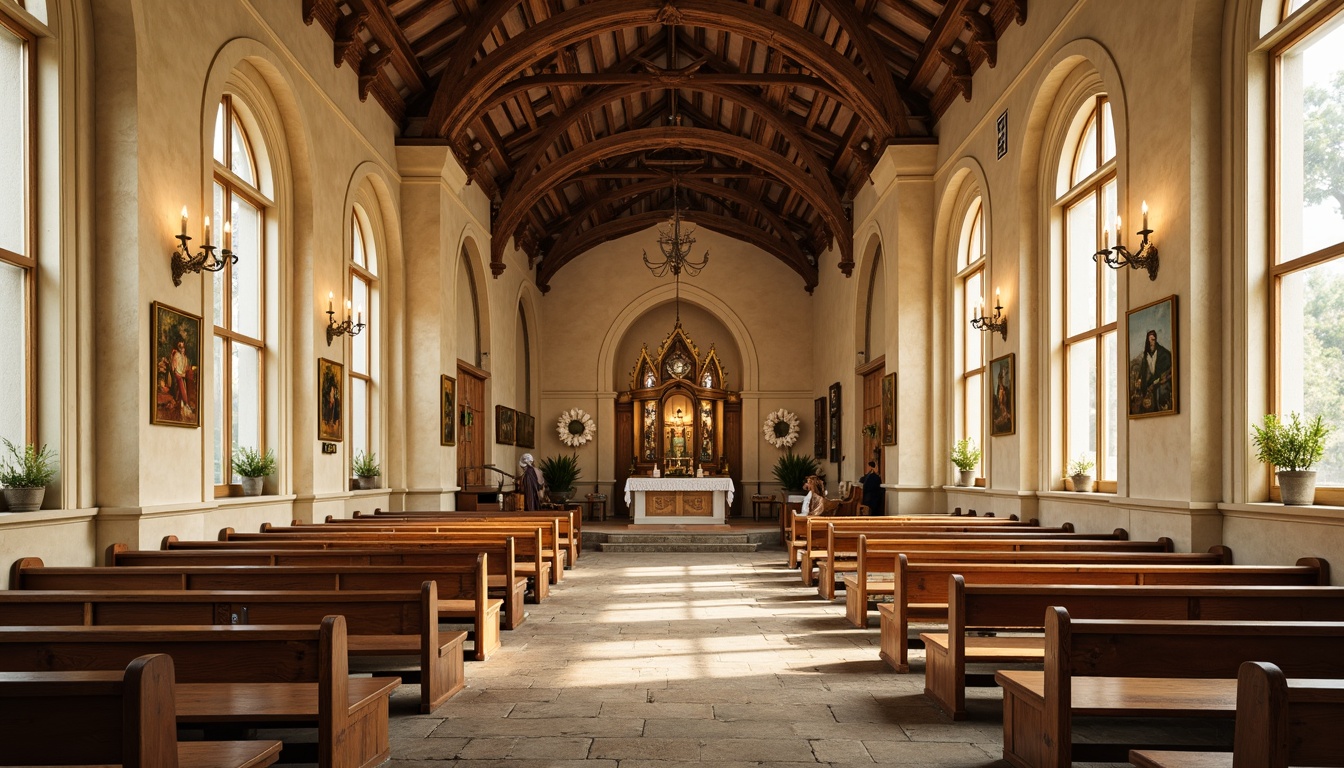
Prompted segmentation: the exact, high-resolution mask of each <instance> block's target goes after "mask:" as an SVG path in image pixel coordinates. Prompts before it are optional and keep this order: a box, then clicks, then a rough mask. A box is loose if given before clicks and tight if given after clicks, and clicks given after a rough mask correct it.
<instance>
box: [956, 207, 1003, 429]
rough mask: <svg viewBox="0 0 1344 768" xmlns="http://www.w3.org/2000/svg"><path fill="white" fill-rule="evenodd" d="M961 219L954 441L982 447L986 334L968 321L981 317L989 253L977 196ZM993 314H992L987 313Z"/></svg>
mask: <svg viewBox="0 0 1344 768" xmlns="http://www.w3.org/2000/svg"><path fill="white" fill-rule="evenodd" d="M965 211H966V213H965V215H964V216H963V217H962V222H961V232H960V235H959V237H958V239H957V301H958V304H959V305H960V307H961V315H962V317H961V319H960V320H959V321H958V322H957V323H956V325H955V327H956V329H957V333H958V334H959V335H960V336H961V339H960V341H961V343H960V344H959V345H958V346H959V347H960V349H961V354H960V355H959V356H958V357H959V359H958V360H957V369H958V370H957V388H958V390H959V392H958V394H959V395H960V398H959V399H960V402H959V405H960V408H959V409H958V410H959V411H960V414H959V415H960V418H959V419H958V426H959V427H960V428H959V429H958V431H957V434H956V437H957V438H958V439H960V438H970V439H971V440H974V441H975V444H976V445H977V446H980V447H983V446H984V445H985V347H986V346H988V345H987V344H986V341H987V340H986V338H985V334H984V333H982V332H981V331H978V330H976V329H974V328H972V327H971V322H970V321H971V318H973V317H977V316H978V315H977V313H979V314H980V315H983V314H984V312H985V310H984V304H985V274H986V264H987V262H988V258H987V254H988V250H989V244H988V237H987V235H986V233H985V205H984V200H983V198H981V197H980V196H979V195H976V196H975V197H974V198H972V199H971V201H970V203H969V204H968V205H967V206H966V208H965ZM989 312H990V314H993V312H994V310H992V309H991V310H989Z"/></svg>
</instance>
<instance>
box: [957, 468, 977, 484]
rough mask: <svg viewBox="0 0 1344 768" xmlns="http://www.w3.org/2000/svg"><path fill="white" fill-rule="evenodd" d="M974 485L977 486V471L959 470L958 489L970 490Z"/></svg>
mask: <svg viewBox="0 0 1344 768" xmlns="http://www.w3.org/2000/svg"><path fill="white" fill-rule="evenodd" d="M973 485H975V470H974V469H959V470H957V487H958V488H970V487H971V486H973Z"/></svg>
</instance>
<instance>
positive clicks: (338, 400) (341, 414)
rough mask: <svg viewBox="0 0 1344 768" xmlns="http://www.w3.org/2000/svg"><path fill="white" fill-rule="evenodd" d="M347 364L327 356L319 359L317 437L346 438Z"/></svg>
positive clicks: (334, 439) (335, 439) (337, 440)
mask: <svg viewBox="0 0 1344 768" xmlns="http://www.w3.org/2000/svg"><path fill="white" fill-rule="evenodd" d="M344 402H345V366H344V365H341V364H340V363H338V362H336V361H335V360H328V359H326V358H325V357H319V358H318V359H317V439H318V440H325V441H327V442H331V443H339V442H341V441H342V440H344V439H345V410H344V408H345V406H344Z"/></svg>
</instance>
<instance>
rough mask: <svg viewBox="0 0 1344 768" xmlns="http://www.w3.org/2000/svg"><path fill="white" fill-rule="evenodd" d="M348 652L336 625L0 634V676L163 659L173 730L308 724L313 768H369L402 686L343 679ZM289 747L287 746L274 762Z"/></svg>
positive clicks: (337, 620) (383, 756)
mask: <svg viewBox="0 0 1344 768" xmlns="http://www.w3.org/2000/svg"><path fill="white" fill-rule="evenodd" d="M346 648H347V646H346V632H345V619H344V618H342V617H341V616H328V617H326V618H325V619H323V620H322V624H321V625H320V626H272V627H255V626H240V627H232V626H231V627H189V626H173V627H165V626H151V627H0V671H5V672H58V671H74V670H89V669H121V668H123V667H125V666H126V665H127V664H129V663H130V662H131V661H133V660H134V659H136V658H137V657H139V656H143V655H145V654H149V653H166V654H168V655H169V656H171V657H172V659H173V667H174V668H175V670H176V675H177V684H176V690H175V693H176V699H177V721H178V723H179V724H212V725H213V724H232V725H235V726H247V727H265V726H267V725H271V726H274V725H277V724H281V723H284V724H294V723H299V724H310V725H311V724H315V725H316V726H317V760H316V762H317V764H318V765H319V766H321V768H372V766H376V765H378V764H380V763H382V762H384V761H386V760H387V759H388V756H389V754H390V748H389V744H388V697H389V695H390V694H391V693H392V691H394V690H396V688H397V686H399V685H400V684H401V681H400V680H399V679H397V678H395V677H391V678H386V677H351V676H350V673H349V666H348V665H349V659H348V657H347V653H346ZM296 748H298V747H297V745H294V744H293V743H292V742H288V741H287V742H286V745H285V748H284V749H283V750H282V754H283V753H284V752H289V751H294V750H295V749H296ZM285 757H286V759H287V760H292V758H291V757H289V756H288V755H285Z"/></svg>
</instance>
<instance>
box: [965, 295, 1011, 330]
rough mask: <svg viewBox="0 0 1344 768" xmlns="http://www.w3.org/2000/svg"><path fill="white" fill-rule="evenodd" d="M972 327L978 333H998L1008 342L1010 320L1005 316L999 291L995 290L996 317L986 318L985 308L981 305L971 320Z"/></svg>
mask: <svg viewBox="0 0 1344 768" xmlns="http://www.w3.org/2000/svg"><path fill="white" fill-rule="evenodd" d="M971 327H972V328H974V329H976V330H977V331H998V332H999V333H1000V334H1001V335H1002V336H1003V340H1004V341H1007V340H1008V318H1006V317H1004V316H1003V301H1002V300H1001V299H1000V298H999V289H998V288H995V289H994V316H993V317H985V306H984V305H983V304H981V305H980V307H979V308H977V309H976V310H975V317H973V318H971Z"/></svg>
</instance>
